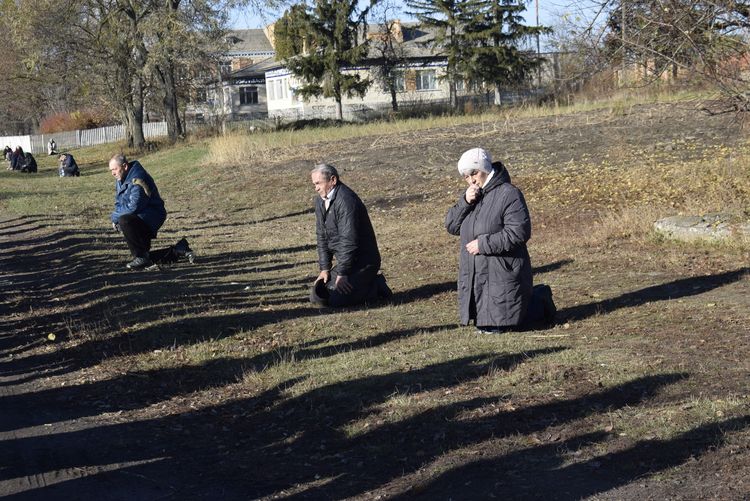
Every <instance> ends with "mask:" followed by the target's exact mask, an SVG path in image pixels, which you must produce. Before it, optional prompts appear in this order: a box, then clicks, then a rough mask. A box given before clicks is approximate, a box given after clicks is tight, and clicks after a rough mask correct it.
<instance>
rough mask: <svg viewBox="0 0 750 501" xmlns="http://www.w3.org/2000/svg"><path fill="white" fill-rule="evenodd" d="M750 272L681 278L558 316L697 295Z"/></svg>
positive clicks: (564, 317) (574, 317)
mask: <svg viewBox="0 0 750 501" xmlns="http://www.w3.org/2000/svg"><path fill="white" fill-rule="evenodd" d="M748 271H750V268H747V267H745V268H740V269H737V270H734V271H727V272H725V273H719V274H716V275H705V276H697V277H689V278H681V279H679V280H674V281H672V282H667V283H665V284H661V285H653V286H651V287H645V288H643V289H639V290H637V291H633V292H628V293H626V294H622V295H620V296H617V297H614V298H611V299H605V300H602V301H597V302H595V303H588V304H582V305H579V306H572V307H569V308H565V309H563V310H558V312H557V316H558V319H560V320H561V321H566V320H583V319H585V318H588V317H591V316H593V315H596V314H599V313H611V312H613V311H615V310H618V309H620V308H629V307H633V306H640V305H642V304H645V303H652V302H656V301H667V300H670V299H679V298H682V297H687V296H696V295H698V294H703V293H704V292H708V291H710V290H713V289H717V288H719V287H722V286H725V285H729V284H731V283H734V282H737V281H739V280H742V279H743V278H744V277H746V276H747V274H748Z"/></svg>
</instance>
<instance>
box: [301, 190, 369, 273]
mask: <svg viewBox="0 0 750 501" xmlns="http://www.w3.org/2000/svg"><path fill="white" fill-rule="evenodd" d="M315 198H316V200H315V220H316V225H315V227H316V228H315V229H316V234H317V238H318V263H319V264H320V269H321V270H330V269H331V265H332V262H333V257H334V256H336V270H337V271H338V274H339V275H345V276H347V275H351V274H352V272H355V271H357V270H361V269H362V268H364V267H365V266H368V265H370V266H375V267H377V268H380V252H379V251H378V243H377V241H376V240H375V232H374V231H373V229H372V223H370V216H369V215H368V214H367V208H366V207H365V204H363V203H362V200H360V199H359V197H358V196H357V194H356V193H354V192H353V191H352V190H351V189H350V188H349V187H348V186H346V185H345V184H343V183H341V182H339V183H338V184H336V191H335V192H334V194H333V197H332V199H331V203H330V206H329V207H328V210H326V209H325V205H324V200H323V199H322V198H320V197H319V196H316V197H315Z"/></svg>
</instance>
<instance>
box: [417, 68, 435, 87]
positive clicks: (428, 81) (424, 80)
mask: <svg viewBox="0 0 750 501" xmlns="http://www.w3.org/2000/svg"><path fill="white" fill-rule="evenodd" d="M436 89H437V80H436V78H435V70H420V71H417V90H436Z"/></svg>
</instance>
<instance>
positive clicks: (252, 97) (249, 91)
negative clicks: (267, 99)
mask: <svg viewBox="0 0 750 501" xmlns="http://www.w3.org/2000/svg"><path fill="white" fill-rule="evenodd" d="M240 104H258V88H257V87H255V86H252V87H240Z"/></svg>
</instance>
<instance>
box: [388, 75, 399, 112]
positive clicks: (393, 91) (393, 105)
mask: <svg viewBox="0 0 750 501" xmlns="http://www.w3.org/2000/svg"><path fill="white" fill-rule="evenodd" d="M390 87H391V109H392V110H393V111H398V101H397V100H396V84H395V82H393V81H391V86H390Z"/></svg>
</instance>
